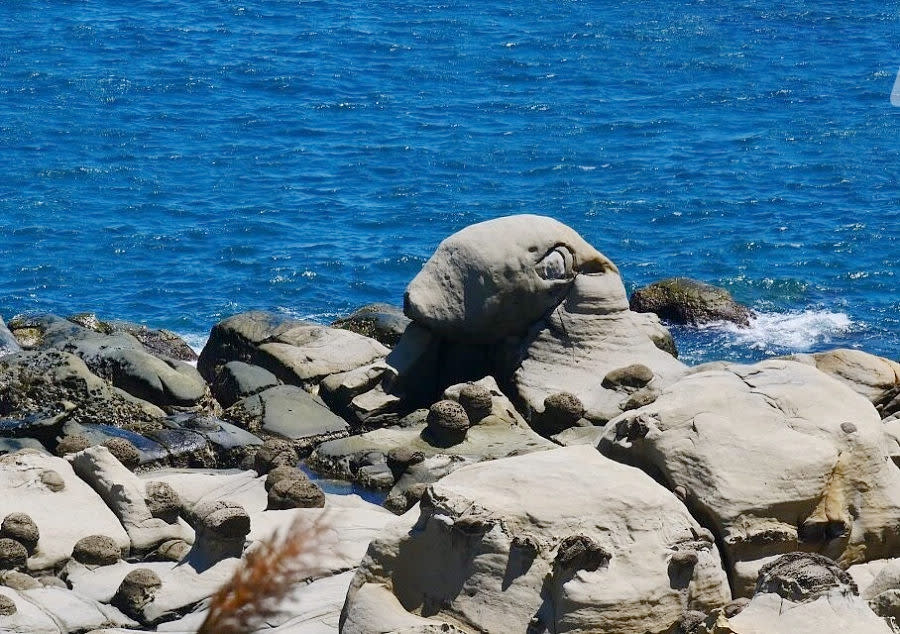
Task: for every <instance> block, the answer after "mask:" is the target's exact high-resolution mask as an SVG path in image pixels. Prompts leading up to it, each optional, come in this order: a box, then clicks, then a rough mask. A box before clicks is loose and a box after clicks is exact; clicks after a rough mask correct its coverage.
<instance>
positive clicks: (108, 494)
mask: <svg viewBox="0 0 900 634" xmlns="http://www.w3.org/2000/svg"><path fill="white" fill-rule="evenodd" d="M70 460H71V462H72V466H73V467H74V469H75V472H76V473H77V474H78V475H79V476H80V477H81V478H82V479H83V480H84V481H85V482H87V483H88V484H90V485H91V487H93V489H94V490H95V491H96V492H97V493H98V494H99V495H100V496H101V497H102V498H103V499H104V500H105V501H106V503H107V505H108V506H109V508H110V509H112V511H113V512H114V513H115V514H116V516H117V517H118V518H119V520H120V521H121V522H122V526H123V527H124V528H125V530H126V531H127V532H128V537H129V539H130V541H131V547H132V549H134V550H135V551H137V552H141V553H145V552H148V551H151V550H153V549H154V548H156V546H158V545H159V544H161V543H162V542H164V541H167V540H169V539H185V540H190V539H191V532H190V528H189V527H188V526H187V525H186V524H184V523H183V522H176V523H172V524H170V523H168V522H166V521H165V520H163V519H160V518H158V517H154V516H153V513H151V511H150V508H149V507H148V505H147V491H146V487H145V485H144V482H143V481H142V480H141V479H140V478H138V477H137V476H136V475H134V474H133V473H131V471H129V470H128V469H127V468H126V467H125V466H123V465H122V463H121V462H119V461H118V460H116V458H115V457H114V456H113V455H112V453H111V452H110V451H109V450H108V449H107V448H106V447H102V446H97V447H91V448H89V449H85V450H84V451H81V452H79V453H77V454H74V455H72V456H71V457H70Z"/></svg>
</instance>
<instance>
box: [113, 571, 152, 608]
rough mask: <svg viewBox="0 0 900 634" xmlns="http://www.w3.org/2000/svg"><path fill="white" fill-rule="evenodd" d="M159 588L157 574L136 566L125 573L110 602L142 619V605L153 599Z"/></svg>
mask: <svg viewBox="0 0 900 634" xmlns="http://www.w3.org/2000/svg"><path fill="white" fill-rule="evenodd" d="M160 588H162V581H161V580H160V578H159V575H157V574H156V573H155V572H154V571H153V570H150V569H149V568H137V569H135V570H132V571H131V572H129V573H128V574H127V575H125V578H124V579H123V580H122V584H121V585H120V586H119V589H118V590H117V591H116V594H115V596H113V598H112V601H111V603H112V604H113V605H114V606H116V607H117V608H119V609H120V610H122V612H124V613H125V614H127V615H128V616H131V617H133V618H136V619H138V620H143V617H144V614H143V609H144V607H145V606H146V605H147V604H148V603H150V602H151V601H153V598H154V597H155V596H156V594H157V592H158V591H159V589H160Z"/></svg>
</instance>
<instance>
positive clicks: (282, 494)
mask: <svg viewBox="0 0 900 634" xmlns="http://www.w3.org/2000/svg"><path fill="white" fill-rule="evenodd" d="M324 506H325V494H324V493H323V492H322V489H320V488H319V487H318V486H317V485H316V483H315V482H312V481H311V480H310V479H309V478H306V477H303V478H282V479H281V480H278V481H277V482H276V483H275V485H274V486H273V487H272V488H271V489H270V490H269V509H272V510H278V509H297V508H304V509H306V508H322V507H324Z"/></svg>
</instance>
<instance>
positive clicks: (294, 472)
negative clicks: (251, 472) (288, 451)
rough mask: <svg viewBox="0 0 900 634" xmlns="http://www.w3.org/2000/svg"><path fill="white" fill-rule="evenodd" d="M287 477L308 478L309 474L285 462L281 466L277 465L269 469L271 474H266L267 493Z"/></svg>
mask: <svg viewBox="0 0 900 634" xmlns="http://www.w3.org/2000/svg"><path fill="white" fill-rule="evenodd" d="M286 478H307V475H306V474H305V473H303V472H302V471H300V469H298V468H296V467H292V466H290V465H286V464H285V465H281V466H280V467H275V468H274V469H272V470H271V471H269V474H268V475H267V476H266V482H265V484H264V486H265V489H266V493H268V492H269V491H271V490H272V487H273V486H275V483H276V482H278V481H279V480H284V479H286ZM307 479H308V478H307Z"/></svg>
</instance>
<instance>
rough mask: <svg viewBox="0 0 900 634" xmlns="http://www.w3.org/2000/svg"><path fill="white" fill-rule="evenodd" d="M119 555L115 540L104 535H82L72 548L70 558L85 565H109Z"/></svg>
mask: <svg viewBox="0 0 900 634" xmlns="http://www.w3.org/2000/svg"><path fill="white" fill-rule="evenodd" d="M121 556H122V551H121V549H120V548H119V545H118V544H117V543H116V540H114V539H113V538H112V537H108V536H106V535H88V536H87V537H82V538H81V539H79V540H78V541H77V542H76V543H75V547H74V548H73V549H72V559H74V560H75V561H77V562H79V563H82V564H84V565H86V566H110V565H112V564H114V563H116V562H117V561H119V558H120V557H121Z"/></svg>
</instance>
